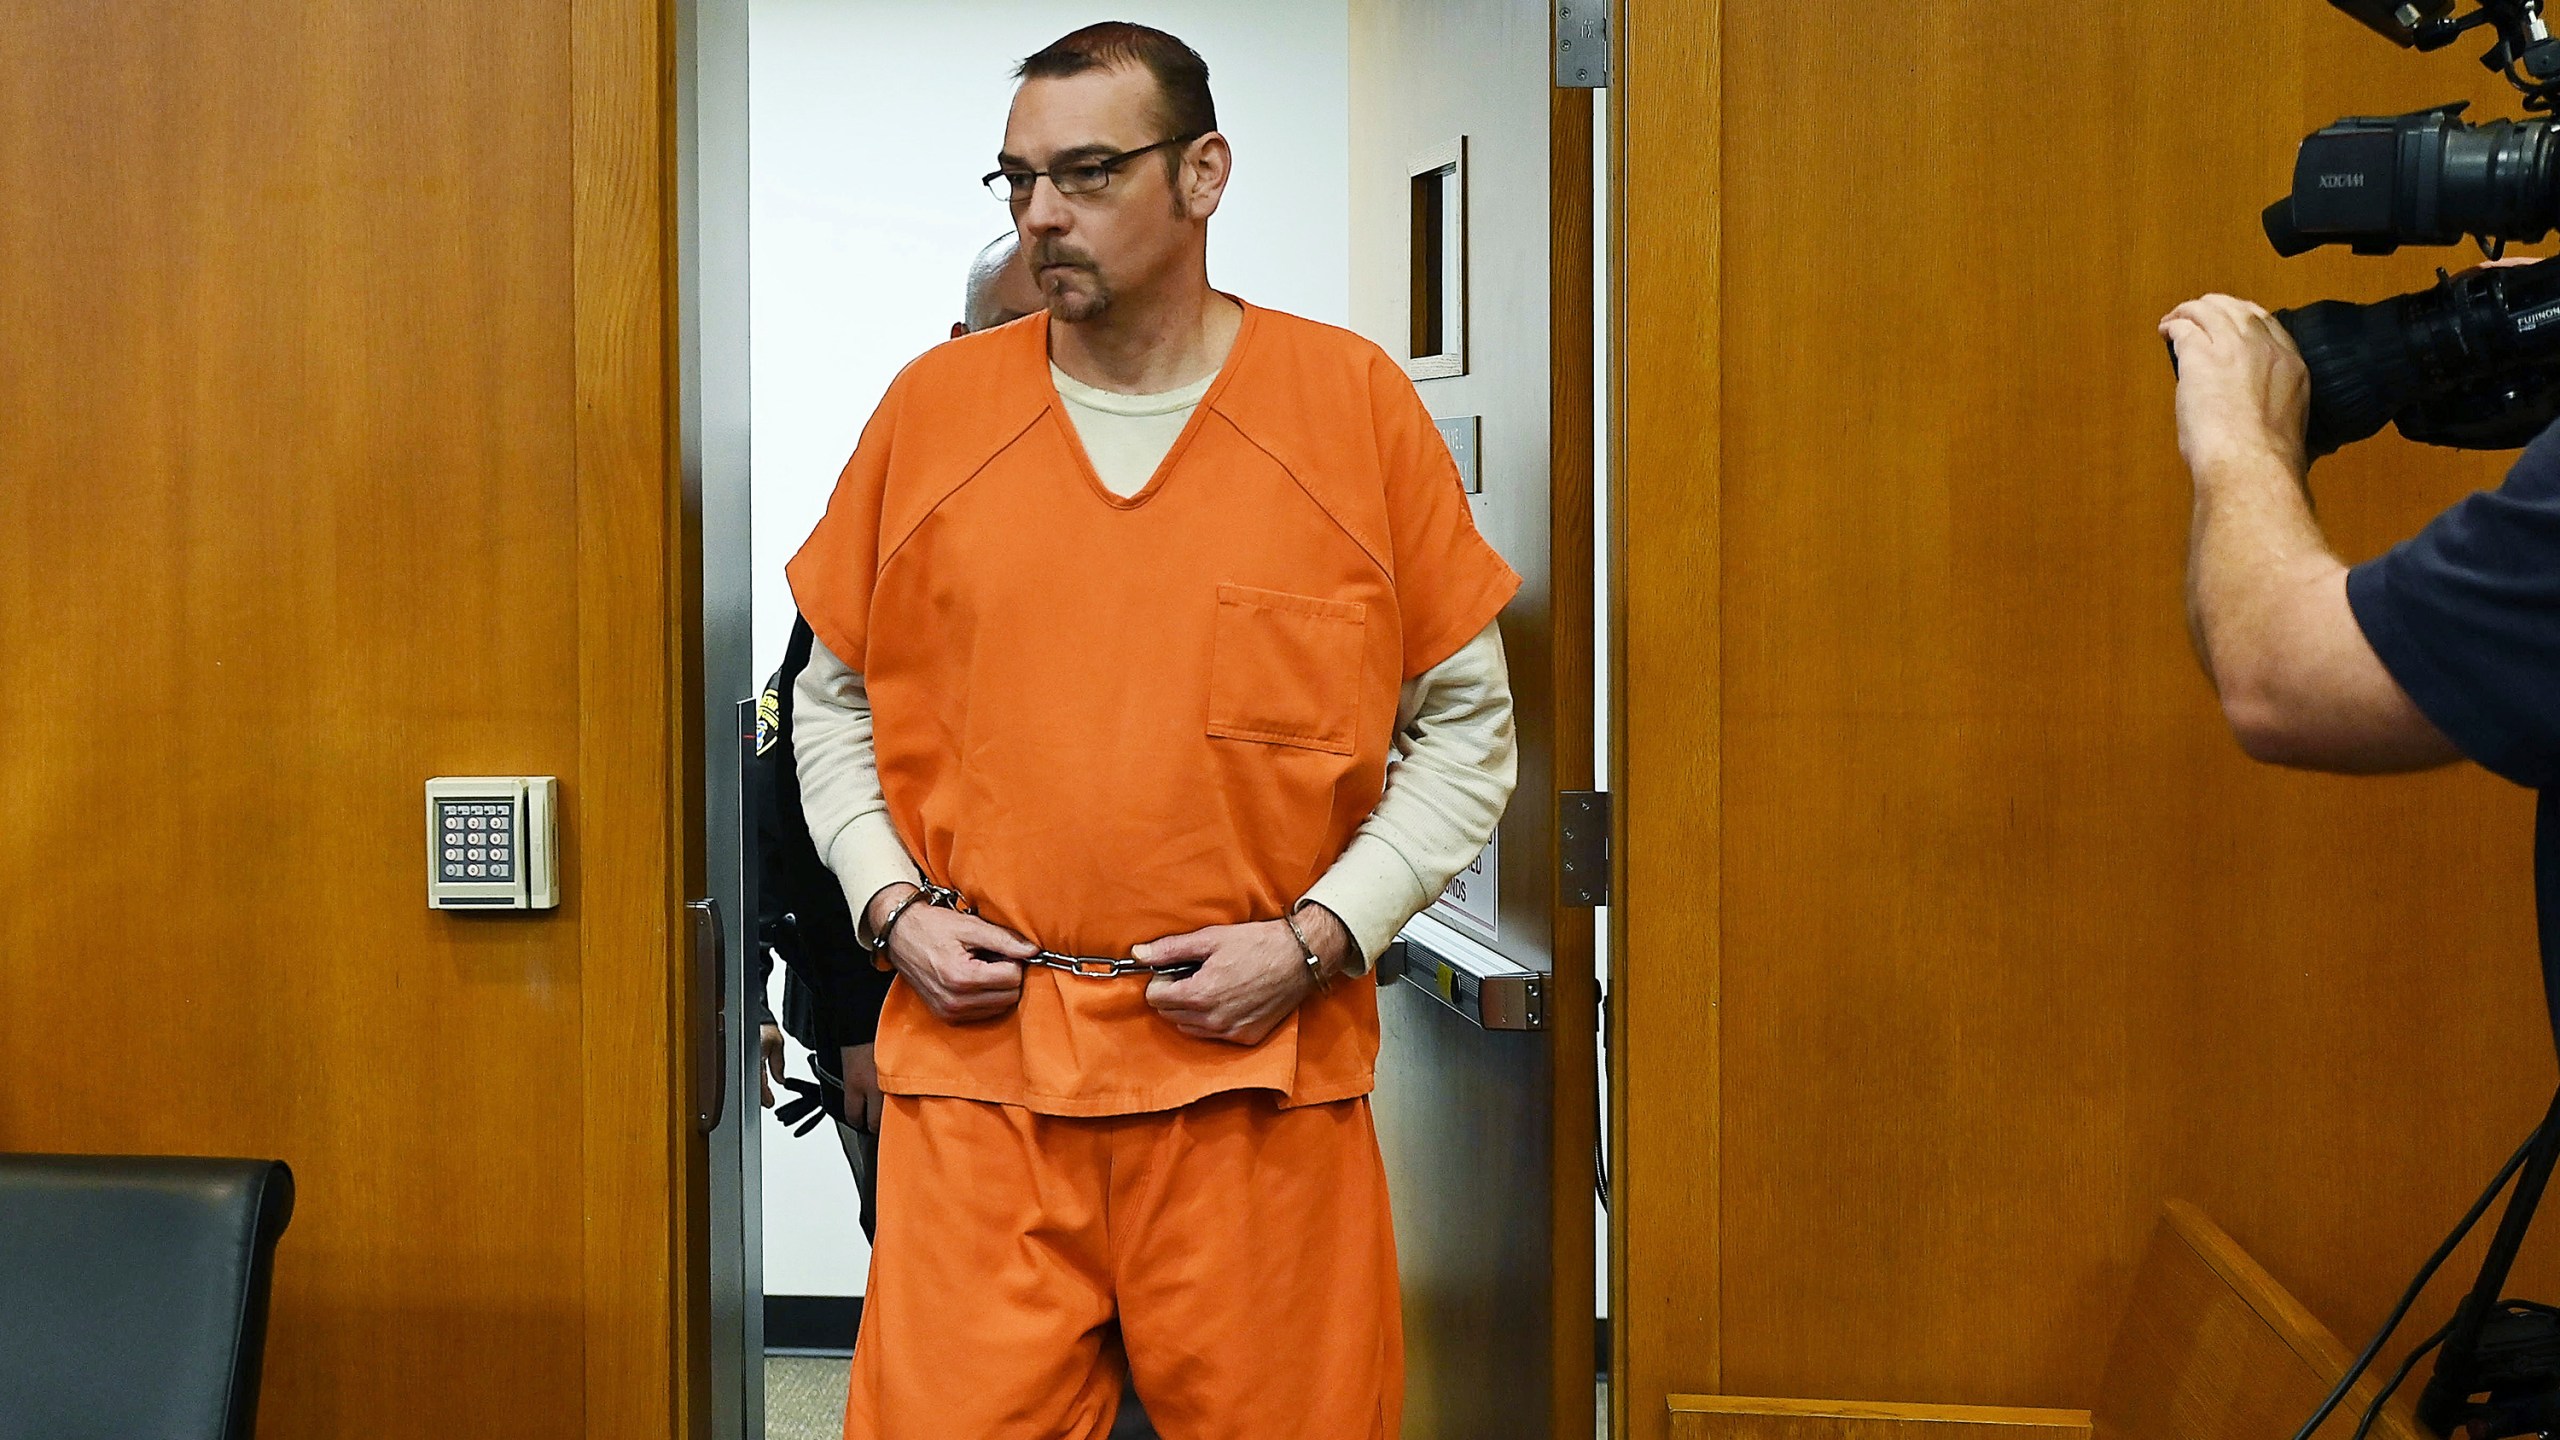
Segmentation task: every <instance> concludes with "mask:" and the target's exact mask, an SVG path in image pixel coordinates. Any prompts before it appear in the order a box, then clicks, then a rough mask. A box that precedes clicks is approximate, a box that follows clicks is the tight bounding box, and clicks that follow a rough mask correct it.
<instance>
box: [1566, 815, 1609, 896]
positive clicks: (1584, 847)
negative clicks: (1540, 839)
mask: <svg viewBox="0 0 2560 1440" xmlns="http://www.w3.org/2000/svg"><path fill="white" fill-rule="evenodd" d="M1556 862H1557V870H1556V884H1557V887H1558V890H1559V892H1560V893H1561V895H1562V899H1563V903H1564V904H1565V905H1566V906H1567V907H1568V908H1572V909H1581V910H1588V909H1592V908H1594V907H1596V906H1601V905H1606V904H1608V903H1609V792H1608V791H1606V790H1567V791H1565V792H1564V793H1563V794H1561V795H1558V796H1557V797H1556Z"/></svg>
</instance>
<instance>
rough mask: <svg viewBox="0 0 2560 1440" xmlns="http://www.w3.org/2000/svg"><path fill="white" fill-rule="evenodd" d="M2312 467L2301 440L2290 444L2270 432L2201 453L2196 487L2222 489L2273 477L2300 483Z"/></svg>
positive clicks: (2288, 483)
mask: <svg viewBox="0 0 2560 1440" xmlns="http://www.w3.org/2000/svg"><path fill="white" fill-rule="evenodd" d="M2309 475H2310V467H2309V465H2308V463H2307V462H2306V461H2305V459H2304V456H2303V450H2302V447H2301V446H2300V445H2299V444H2287V443H2285V442H2284V441H2282V440H2280V439H2278V438H2277V437H2275V436H2272V435H2269V436H2266V437H2263V438H2262V439H2259V440H2256V441H2247V442H2237V443H2232V444H2228V445H2223V446H2218V447H2216V448H2215V449H2214V451H2213V452H2212V453H2210V454H2208V455H2205V456H2202V457H2199V459H2198V460H2197V462H2196V466H2195V480H2196V488H2197V489H2199V490H2222V489H2228V488H2231V487H2233V486H2246V485H2263V484H2267V483H2269V482H2271V481H2281V482H2282V483H2284V484H2287V485H2292V486H2296V487H2299V486H2301V485H2302V484H2304V483H2305V481H2306V480H2307V479H2308V478H2309Z"/></svg>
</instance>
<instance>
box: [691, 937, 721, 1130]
mask: <svg viewBox="0 0 2560 1440" xmlns="http://www.w3.org/2000/svg"><path fill="white" fill-rule="evenodd" d="M684 909H685V914H686V915H687V916H689V917H691V919H692V921H693V1005H694V1015H695V1017H696V1018H695V1021H694V1027H693V1123H694V1124H695V1125H696V1126H698V1127H699V1128H700V1129H701V1131H702V1133H704V1134H706V1135H708V1134H710V1133H711V1132H712V1131H713V1130H716V1129H718V1128H719V1127H720V1116H721V1115H722V1113H723V1112H725V1111H726V1110H727V1109H728V1108H729V987H728V984H727V983H726V982H727V979H728V969H729V964H728V962H729V935H728V931H727V930H726V929H724V928H723V927H722V926H721V924H720V902H719V901H717V900H688V901H686V902H685V906H684Z"/></svg>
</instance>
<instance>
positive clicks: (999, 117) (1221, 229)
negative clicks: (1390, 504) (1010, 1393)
mask: <svg viewBox="0 0 2560 1440" xmlns="http://www.w3.org/2000/svg"><path fill="white" fill-rule="evenodd" d="M751 13H752V28H753V34H752V39H751V65H752V72H753V78H752V80H751V82H750V89H749V106H750V112H751V123H752V127H753V134H752V138H751V141H750V147H751V153H752V157H753V158H752V170H753V174H752V177H751V178H752V190H753V201H752V203H753V211H752V224H753V246H754V276H753V279H754V286H755V306H754V323H755V431H754V440H755V563H756V591H755V606H756V610H755V615H756V673H757V674H758V675H759V676H761V675H765V674H769V673H771V671H772V669H773V667H774V666H775V665H776V664H777V663H779V661H780V659H781V653H782V646H783V641H784V639H785V638H786V637H787V635H788V633H789V630H790V625H791V614H792V607H791V596H790V593H789V591H788V589H787V588H786V587H785V585H784V582H783V574H782V567H783V564H784V562H785V561H787V560H789V559H790V558H791V554H792V552H793V551H795V550H797V549H798V548H799V546H800V542H801V540H802V539H803V538H804V537H806V536H807V534H808V533H809V529H810V527H811V526H813V525H815V524H816V523H817V520H818V516H819V514H820V513H821V512H822V511H823V510H824V509H825V507H826V500H827V493H828V491H829V489H830V488H831V487H832V486H833V485H834V483H835V477H836V472H837V471H838V470H839V469H841V468H842V467H843V465H844V461H845V457H846V456H847V455H848V454H850V453H851V452H852V450H853V444H854V441H855V439H856V438H857V437H858V436H859V435H860V433H861V430H862V424H863V422H864V420H866V419H868V418H869V416H870V414H871V409H872V406H873V405H874V404H875V403H877V402H878V400H879V398H880V395H881V393H882V392H883V391H884V390H886V389H887V388H888V384H889V381H890V379H891V378H892V377H893V376H895V375H896V374H897V372H898V369H899V367H901V366H902V365H904V364H905V363H906V362H907V361H908V360H910V359H913V358H914V357H915V356H916V355H917V354H918V353H920V352H922V351H923V350H925V349H927V348H929V347H930V346H932V345H933V344H935V343H936V342H938V341H940V340H941V339H942V338H943V337H944V336H945V335H947V334H948V333H949V332H950V328H951V322H952V321H954V320H956V319H958V318H959V317H960V306H961V293H962V282H963V277H964V274H965V272H966V270H967V267H968V263H969V259H970V257H971V256H973V255H975V254H976V253H977V251H978V249H979V247H980V246H982V245H984V244H986V242H987V241H989V240H991V239H993V238H994V237H995V236H997V235H998V234H1001V233H1002V232H1003V231H1004V230H1005V228H1006V227H1007V226H1008V225H1009V224H1010V223H1011V220H1010V217H1009V216H1008V215H1007V213H1006V211H1005V207H1004V206H1003V205H1001V204H999V203H997V202H996V201H994V200H992V199H990V198H989V197H988V195H987V193H986V191H984V190H983V189H981V188H979V186H978V183H977V182H978V177H979V176H981V175H983V174H985V173H986V172H987V171H989V170H991V169H993V168H995V152H996V149H997V147H998V146H999V144H1000V143H1001V142H1002V140H1003V136H1004V117H1005V106H1006V103H1007V101H1008V100H1009V99H1010V97H1011V95H1012V93H1013V82H1012V81H1011V80H1010V79H1009V78H1007V75H1008V72H1009V71H1010V70H1011V69H1012V67H1013V65H1014V64H1015V62H1017V61H1019V60H1020V59H1021V58H1022V57H1023V56H1025V55H1028V54H1030V53H1031V52H1032V51H1034V50H1037V49H1039V48H1040V47H1042V46H1043V45H1046V44H1048V43H1049V42H1050V41H1051V40H1054V39H1056V38H1057V37H1059V36H1061V35H1064V34H1066V33H1067V32H1068V31H1070V30H1073V29H1076V28H1077V27H1079V26H1081V25H1085V24H1089V23H1091V22H1093V21H1095V20H1101V19H1116V20H1134V21H1137V22H1140V23H1142V24H1148V25H1154V26H1157V27H1159V28H1162V29H1164V30H1168V31H1171V32H1172V33H1173V34H1176V35H1179V36H1181V37H1182V38H1183V39H1184V40H1186V41H1188V42H1189V43H1190V44H1191V46H1192V48H1193V49H1195V50H1197V51H1199V52H1200V54H1201V57H1202V58H1203V59H1205V60H1207V61H1208V62H1209V80H1210V86H1211V89H1212V90H1213V91H1214V93H1215V94H1216V97H1217V102H1218V119H1219V128H1220V129H1221V130H1223V131H1224V132H1225V133H1226V135H1227V136H1228V137H1229V138H1230V139H1231V140H1232V141H1233V142H1234V144H1235V153H1236V166H1235V180H1234V183H1233V185H1232V186H1231V187H1230V188H1229V189H1228V191H1227V197H1226V200H1225V202H1224V204H1223V205H1222V206H1221V208H1220V210H1219V212H1218V217H1217V219H1216V220H1215V221H1213V222H1212V224H1211V227H1210V235H1211V240H1210V279H1211V280H1212V282H1214V283H1215V284H1217V285H1218V286H1219V287H1220V288H1221V289H1225V290H1230V291H1233V292H1235V293H1237V294H1239V295H1242V296H1244V297H1245V298H1246V299H1248V300H1251V301H1253V302H1255V303H1256V304H1260V305H1268V306H1272V307H1275V308H1278V309H1283V310H1293V311H1296V312H1297V313H1299V314H1302V315H1308V316H1312V317H1314V318H1316V319H1319V320H1326V321H1330V322H1332V323H1335V324H1342V323H1344V322H1345V321H1346V320H1347V319H1348V317H1349V309H1350V258H1351V244H1350V222H1349V182H1348V180H1347V178H1346V170H1347V166H1348V163H1349V157H1350V137H1349V113H1350V88H1349V67H1348V64H1347V55H1348V49H1349V43H1350V19H1349V4H1348V0H1290V3H1287V4H1275V3H1261V0H1166V3H1120V4H1114V5H1111V6H1108V7H1104V8H1103V9H1097V8H1095V7H1094V6H1092V5H1090V4H1081V5H1069V4H1062V3H1058V0H938V3H919V0H753V8H752V12H751ZM776 1003H777V1005H778V1004H779V1000H778V998H777V1002H776ZM793 1071H794V1073H796V1074H803V1075H805V1074H806V1073H807V1063H806V1058H805V1057H803V1056H798V1055H795V1056H794V1059H793ZM764 1157H765V1159H764V1224H765V1233H764V1257H765V1258H764V1264H765V1290H766V1292H767V1293H769V1294H776V1295H855V1294H860V1293H861V1291H862V1282H863V1276H864V1273H865V1271H866V1269H867V1267H868V1265H869V1263H870V1255H869V1252H868V1250H867V1249H866V1247H865V1246H864V1245H863V1243H862V1232H861V1229H860V1228H859V1226H857V1225H856V1224H855V1221H854V1203H855V1202H854V1195H853V1186H852V1182H851V1180H850V1179H848V1178H847V1175H846V1171H845V1166H844V1157H843V1155H842V1153H841V1152H840V1151H839V1150H838V1149H837V1148H836V1145H835V1143H834V1140H833V1138H832V1137H831V1136H829V1135H827V1134H826V1133H825V1132H824V1131H821V1132H819V1133H816V1134H812V1135H810V1136H808V1137H807V1138H806V1139H802V1140H794V1139H793V1138H792V1137H791V1136H790V1134H789V1133H788V1132H786V1131H784V1130H783V1129H782V1128H781V1127H780V1126H777V1125H775V1124H773V1123H772V1122H771V1120H770V1119H768V1120H767V1122H766V1126H765V1135H764Z"/></svg>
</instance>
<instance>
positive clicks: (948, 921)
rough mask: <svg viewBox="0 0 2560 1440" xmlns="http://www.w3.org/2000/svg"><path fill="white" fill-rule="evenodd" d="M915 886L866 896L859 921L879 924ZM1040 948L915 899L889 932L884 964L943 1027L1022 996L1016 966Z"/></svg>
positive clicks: (981, 1016)
mask: <svg viewBox="0 0 2560 1440" xmlns="http://www.w3.org/2000/svg"><path fill="white" fill-rule="evenodd" d="M914 888H915V887H913V886H909V885H892V886H890V887H889V888H888V889H886V890H883V891H881V892H880V893H879V894H878V895H875V896H873V897H872V898H871V904H870V905H869V906H867V907H865V908H866V912H867V913H866V914H865V916H864V924H865V926H866V928H868V929H870V931H871V932H872V933H873V934H875V935H876V934H878V933H879V922H880V921H881V920H882V919H884V918H886V917H887V915H888V913H889V911H890V910H891V909H892V908H893V907H895V906H896V905H897V903H898V901H899V900H901V899H902V898H904V897H905V896H906V895H907V894H908V893H910V892H911V891H912V890H913V889H914ZM1039 953H1040V947H1039V946H1037V945H1034V944H1032V943H1031V942H1030V941H1028V940H1025V939H1023V938H1022V937H1021V936H1019V935H1016V934H1014V933H1013V932H1012V931H1010V930H1007V929H1005V928H1003V927H1002V926H1000V925H990V924H988V923H987V922H986V921H984V920H981V919H979V918H978V917H977V916H975V915H963V914H961V913H960V912H959V911H957V910H944V909H940V908H938V907H936V906H932V905H926V904H923V903H921V902H919V903H917V904H914V905H910V906H908V907H907V911H906V913H905V914H904V915H902V916H900V917H899V918H898V928H897V929H896V930H894V931H892V932H890V935H889V963H890V964H891V965H892V966H894V967H895V968H896V969H897V972H898V974H899V975H900V976H901V977H903V978H904V979H905V980H906V982H907V983H908V984H909V985H912V986H914V987H915V992H916V998H917V999H919V1000H922V1001H923V1002H924V1008H925V1009H927V1010H929V1011H931V1012H933V1018H935V1019H936V1020H939V1021H941V1022H943V1023H944V1024H946V1025H964V1024H967V1023H968V1022H970V1021H972V1020H991V1019H994V1018H995V1017H996V1016H998V1015H1002V1014H1003V1013H1005V1012H1006V1011H1008V1010H1010V1009H1012V1008H1013V1007H1014V1004H1015V1002H1017V1001H1019V1000H1020V999H1021V998H1022V965H1023V962H1024V961H1026V960H1029V959H1031V958H1032V957H1033V956H1035V955H1037V954H1039Z"/></svg>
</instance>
